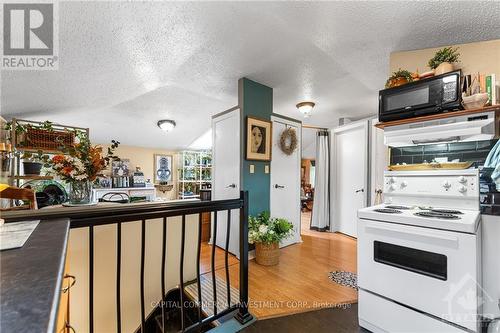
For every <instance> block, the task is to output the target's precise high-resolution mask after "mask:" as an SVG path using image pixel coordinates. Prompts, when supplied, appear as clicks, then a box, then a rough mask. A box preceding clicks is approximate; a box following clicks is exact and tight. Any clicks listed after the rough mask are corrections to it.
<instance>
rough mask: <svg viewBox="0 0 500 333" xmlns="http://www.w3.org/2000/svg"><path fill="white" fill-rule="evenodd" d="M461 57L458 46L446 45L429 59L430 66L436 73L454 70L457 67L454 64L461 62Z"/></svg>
mask: <svg viewBox="0 0 500 333" xmlns="http://www.w3.org/2000/svg"><path fill="white" fill-rule="evenodd" d="M459 58H460V53H458V47H456V48H453V47H445V48H442V49H440V50H438V51H437V52H436V54H435V55H434V57H433V58H431V59H430V60H429V67H430V68H431V69H433V70H434V74H435V75H440V74H444V73H448V72H452V71H453V70H454V69H455V66H454V64H455V63H457V62H460V60H459Z"/></svg>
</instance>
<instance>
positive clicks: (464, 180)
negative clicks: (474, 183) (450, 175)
mask: <svg viewBox="0 0 500 333" xmlns="http://www.w3.org/2000/svg"><path fill="white" fill-rule="evenodd" d="M458 182H459V183H460V184H465V183H467V178H465V177H464V176H460V177H458Z"/></svg>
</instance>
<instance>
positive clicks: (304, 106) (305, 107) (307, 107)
mask: <svg viewBox="0 0 500 333" xmlns="http://www.w3.org/2000/svg"><path fill="white" fill-rule="evenodd" d="M314 105H315V104H314V103H313V102H300V103H299V104H297V105H296V106H297V109H299V111H300V112H301V113H302V114H303V115H304V117H309V114H310V113H311V111H312V109H313V107H314Z"/></svg>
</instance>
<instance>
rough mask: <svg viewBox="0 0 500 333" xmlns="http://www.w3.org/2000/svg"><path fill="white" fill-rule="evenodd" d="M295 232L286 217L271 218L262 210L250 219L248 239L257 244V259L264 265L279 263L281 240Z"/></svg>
mask: <svg viewBox="0 0 500 333" xmlns="http://www.w3.org/2000/svg"><path fill="white" fill-rule="evenodd" d="M292 233H293V225H292V224H291V223H290V222H288V221H287V220H286V219H281V218H271V216H270V214H269V212H262V213H260V214H259V215H257V216H256V217H254V216H250V217H249V219H248V241H249V243H250V244H255V260H256V261H257V263H258V264H260V265H264V266H273V265H277V264H278V263H279V255H280V253H279V242H280V241H282V240H284V239H286V238H287V237H288V236H290V235H291V234H292Z"/></svg>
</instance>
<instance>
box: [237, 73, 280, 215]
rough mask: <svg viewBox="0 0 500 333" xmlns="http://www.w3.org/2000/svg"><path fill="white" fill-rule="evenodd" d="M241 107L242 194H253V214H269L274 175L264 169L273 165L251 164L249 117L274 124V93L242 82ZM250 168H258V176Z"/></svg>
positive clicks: (239, 102) (250, 83)
mask: <svg viewBox="0 0 500 333" xmlns="http://www.w3.org/2000/svg"><path fill="white" fill-rule="evenodd" d="M238 104H239V106H240V109H241V134H242V135H241V164H240V165H241V171H240V172H241V184H242V190H243V191H248V194H249V204H250V205H249V213H250V215H257V214H258V213H260V212H262V211H265V210H267V211H268V210H269V209H270V208H269V200H270V184H271V173H270V172H269V173H267V174H266V173H265V172H264V170H265V169H264V168H265V166H266V165H269V170H271V162H270V161H269V162H263V161H247V160H246V140H247V127H246V126H247V117H248V116H250V117H255V118H260V119H263V120H269V121H270V120H271V115H272V113H273V89H272V88H270V87H268V86H265V85H263V84H260V83H257V82H254V81H252V80H249V79H247V78H242V79H240V80H239V81H238ZM250 164H253V165H254V166H255V172H254V173H253V174H252V173H250Z"/></svg>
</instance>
